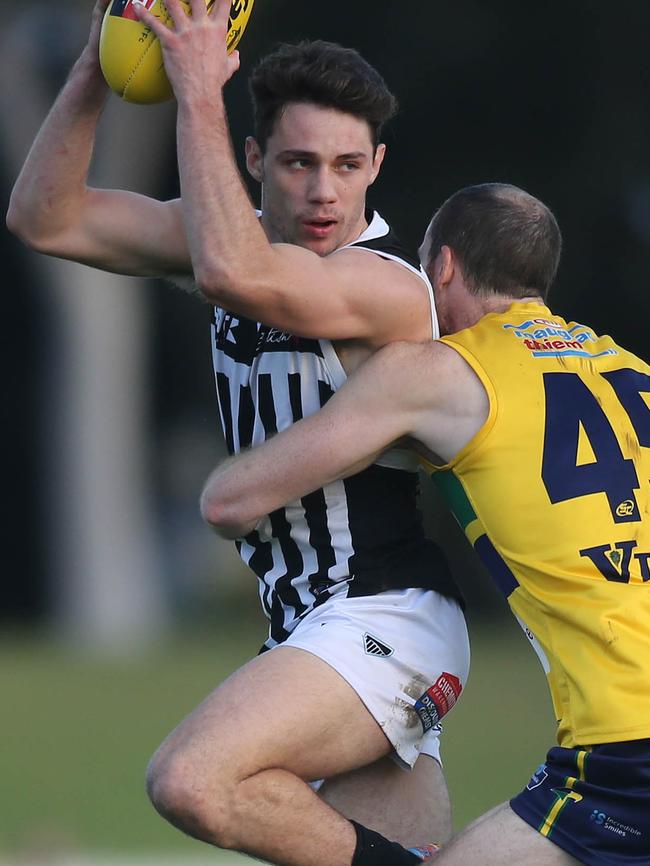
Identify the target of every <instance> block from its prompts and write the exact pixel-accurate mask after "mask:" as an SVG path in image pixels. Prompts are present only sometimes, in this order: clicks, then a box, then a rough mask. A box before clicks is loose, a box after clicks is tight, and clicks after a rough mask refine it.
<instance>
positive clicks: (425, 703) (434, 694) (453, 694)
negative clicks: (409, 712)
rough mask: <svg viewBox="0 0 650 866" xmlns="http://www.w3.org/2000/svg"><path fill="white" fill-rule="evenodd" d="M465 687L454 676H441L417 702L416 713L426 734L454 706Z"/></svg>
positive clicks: (446, 674)
mask: <svg viewBox="0 0 650 866" xmlns="http://www.w3.org/2000/svg"><path fill="white" fill-rule="evenodd" d="M462 690H463V686H462V683H461V681H460V680H459V679H458V677H456V676H454V675H453V674H448V673H443V674H440V676H439V677H438V679H437V680H436V681H435V683H434V684H433V685H432V686H429V688H428V689H427V690H426V692H425V693H424V694H423V695H422V696H421V697H420V698H418V700H417V701H416V702H415V706H414V709H415V712H416V713H417V714H418V716H419V717H420V721H421V722H422V729H423V731H424V733H425V734H426V732H427V731H430V730H431V728H433V727H435V725H437V724H438V722H439V721H440V719H441V718H442V717H443V716H446V715H447V713H448V712H449V710H450V709H451V708H452V707H453V706H454V704H455V703H456V701H457V700H458V698H459V697H460V693H461V692H462Z"/></svg>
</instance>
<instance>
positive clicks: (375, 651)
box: [363, 632, 395, 659]
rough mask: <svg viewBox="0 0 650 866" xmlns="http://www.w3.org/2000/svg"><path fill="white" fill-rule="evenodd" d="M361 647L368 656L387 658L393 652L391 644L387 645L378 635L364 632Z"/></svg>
mask: <svg viewBox="0 0 650 866" xmlns="http://www.w3.org/2000/svg"><path fill="white" fill-rule="evenodd" d="M363 649H364V651H365V653H366V655H368V656H376V657H377V658H382V659H387V658H389V657H390V656H392V654H393V653H394V652H395V650H394V649H393V648H392V646H388V644H387V643H384V642H383V641H382V640H379V638H378V637H375V636H374V635H372V634H368V632H366V633H365V634H364V636H363Z"/></svg>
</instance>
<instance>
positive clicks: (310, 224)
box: [302, 218, 338, 239]
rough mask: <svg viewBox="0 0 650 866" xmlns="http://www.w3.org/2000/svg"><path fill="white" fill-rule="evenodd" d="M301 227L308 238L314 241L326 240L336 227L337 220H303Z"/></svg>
mask: <svg viewBox="0 0 650 866" xmlns="http://www.w3.org/2000/svg"><path fill="white" fill-rule="evenodd" d="M302 225H303V228H304V230H305V233H306V234H307V235H308V237H311V238H315V239H320V238H328V237H329V236H330V235H331V234H332V232H333V231H334V229H335V228H336V226H337V225H338V220H334V219H325V218H323V219H311V220H303V223H302Z"/></svg>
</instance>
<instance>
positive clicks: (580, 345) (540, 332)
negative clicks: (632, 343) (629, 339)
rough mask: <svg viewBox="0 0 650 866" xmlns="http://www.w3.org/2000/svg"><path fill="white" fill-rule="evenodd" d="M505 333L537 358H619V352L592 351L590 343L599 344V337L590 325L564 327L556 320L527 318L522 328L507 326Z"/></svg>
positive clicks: (505, 326) (608, 350) (610, 350)
mask: <svg viewBox="0 0 650 866" xmlns="http://www.w3.org/2000/svg"><path fill="white" fill-rule="evenodd" d="M503 328H504V330H506V331H510V332H511V333H512V335H513V336H514V337H516V338H517V339H518V340H520V341H521V342H522V343H523V345H524V346H525V347H526V348H527V349H530V351H531V352H532V355H533V357H534V358H544V357H548V356H555V357H559V356H566V355H578V356H580V357H586V358H599V357H601V356H602V355H617V354H618V352H617V351H616V349H604V350H603V351H602V352H595V353H594V352H590V351H588V348H587V346H586V344H588V343H590V342H594V343H595V342H596V340H597V339H598V337H597V336H596V334H595V333H594V331H592V330H591V328H588V327H587V326H586V325H578V324H576V325H573V327H571V328H566V327H564V323H563V322H560V321H556V320H554V319H527V320H526V321H525V322H521V323H520V324H519V325H512V324H507V325H504V326H503Z"/></svg>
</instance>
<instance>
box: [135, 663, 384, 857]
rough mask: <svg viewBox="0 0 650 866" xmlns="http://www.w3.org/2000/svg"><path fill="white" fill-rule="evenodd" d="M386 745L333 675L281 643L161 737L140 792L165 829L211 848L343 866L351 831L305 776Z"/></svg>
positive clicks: (349, 766)
mask: <svg viewBox="0 0 650 866" xmlns="http://www.w3.org/2000/svg"><path fill="white" fill-rule="evenodd" d="M390 748H391V747H390V743H389V741H388V740H387V739H386V737H385V736H384V734H383V732H382V730H381V728H380V727H379V725H378V724H377V723H376V722H375V720H374V719H373V718H372V716H371V715H370V713H369V712H368V711H367V709H366V708H365V706H364V705H363V703H362V702H361V700H360V699H359V697H358V696H357V694H356V692H354V690H353V689H352V688H351V687H350V686H349V685H348V683H347V682H346V681H345V680H344V679H343V678H342V677H341V676H340V675H339V674H338V673H336V671H334V670H333V668H331V667H330V666H329V665H327V664H326V663H325V662H323V661H321V660H320V659H319V658H317V657H316V656H314V655H312V654H311V653H308V652H305V651H303V650H299V649H295V648H292V647H281V648H278V649H275V650H272V651H271V652H268V653H265V654H264V655H261V656H258V657H257V658H256V659H253V660H252V661H251V662H249V663H248V664H247V665H245V666H244V667H243V668H241V669H240V670H239V671H237V672H236V673H235V674H233V675H232V676H231V677H229V679H227V680H226V681H225V682H224V683H223V684H222V685H221V686H219V688H217V689H216V690H215V691H214V692H213V693H212V694H211V695H210V696H209V697H208V698H207V699H206V700H205V701H204V702H203V703H202V704H201V705H200V706H199V707H198V708H197V709H196V710H195V711H194V712H193V713H192V714H191V715H190V716H189V717H188V718H187V719H186V720H185V721H184V722H182V723H181V724H180V725H179V727H178V728H177V729H176V730H175V731H174V732H173V733H172V734H171V735H170V736H169V737H168V738H167V740H166V741H165V742H164V743H163V744H162V746H161V747H160V749H159V750H158V752H157V753H156V755H155V756H154V758H153V760H152V763H151V766H150V770H149V778H148V784H149V792H150V796H151V798H152V801H153V802H154V805H155V806H156V808H157V809H158V810H159V811H160V813H161V814H162V815H163V816H164V817H166V818H167V819H168V820H169V821H170V822H171V823H173V824H174V825H175V826H177V827H179V828H180V829H182V830H183V831H184V832H186V833H188V834H190V835H192V836H195V837H196V838H198V839H202V840H203V841H205V842H209V843H211V844H213V845H216V846H218V847H221V848H230V849H235V850H240V851H245V852H246V853H249V854H251V855H253V856H256V857H260V858H262V859H265V860H270V861H271V862H273V863H279V864H285V866H350V863H351V862H352V857H353V854H354V851H355V845H356V833H355V830H354V827H353V825H352V824H351V823H350V822H349V821H348V820H347V819H346V818H344V817H343V816H342V815H340V814H339V813H338V812H336V811H335V810H334V809H333V808H332V807H331V806H329V805H328V804H327V803H326V802H325V801H324V800H323V799H321V797H319V796H318V795H317V794H316V793H314V791H313V790H312V789H311V788H310V787H309V785H308V784H307V781H308V780H312V779H319V778H328V777H332V776H337V775H339V774H342V773H349V772H350V771H352V770H355V769H357V768H359V767H362V766H365V765H367V764H371V763H373V762H375V761H378V760H380V759H381V758H383V757H385V756H386V755H388V753H389V752H390Z"/></svg>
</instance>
